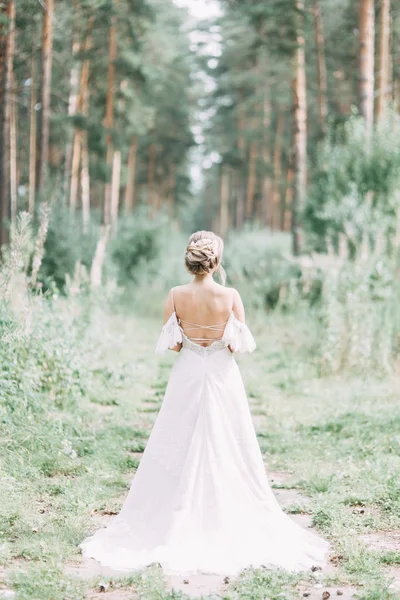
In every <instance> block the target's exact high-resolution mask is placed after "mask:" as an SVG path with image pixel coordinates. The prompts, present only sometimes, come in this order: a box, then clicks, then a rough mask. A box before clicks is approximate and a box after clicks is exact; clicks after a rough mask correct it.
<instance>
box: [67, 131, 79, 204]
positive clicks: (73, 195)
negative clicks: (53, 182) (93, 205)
mask: <svg viewBox="0 0 400 600" xmlns="http://www.w3.org/2000/svg"><path fill="white" fill-rule="evenodd" d="M81 138H82V131H81V130H78V131H76V132H75V136H74V145H73V150H72V165H71V187H70V194H69V207H70V210H71V212H75V210H76V207H77V204H78V192H79V167H80V164H81Z"/></svg>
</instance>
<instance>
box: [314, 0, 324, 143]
mask: <svg viewBox="0 0 400 600" xmlns="http://www.w3.org/2000/svg"><path fill="white" fill-rule="evenodd" d="M313 13H314V28H315V45H316V49H317V75H318V114H319V123H320V127H321V131H322V133H326V119H327V117H328V87H327V74H326V61H325V38H324V28H323V22H322V18H321V9H320V6H319V0H315V1H314V7H313Z"/></svg>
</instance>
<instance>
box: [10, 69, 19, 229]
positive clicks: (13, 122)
mask: <svg viewBox="0 0 400 600" xmlns="http://www.w3.org/2000/svg"><path fill="white" fill-rule="evenodd" d="M11 85H12V89H11V97H10V194H11V224H12V225H14V223H15V220H16V218H17V210H18V170H17V164H18V161H17V103H16V94H17V90H16V81H15V77H14V74H13V77H12V83H11Z"/></svg>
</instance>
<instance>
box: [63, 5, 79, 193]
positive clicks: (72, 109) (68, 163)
mask: <svg viewBox="0 0 400 600" xmlns="http://www.w3.org/2000/svg"><path fill="white" fill-rule="evenodd" d="M77 11H78V0H72V13H73V25H72V67H71V73H70V77H69V99H68V117H69V119H70V120H72V118H73V117H74V115H76V113H77V108H78V90H79V65H78V63H77V60H76V57H77V55H78V53H79V50H80V46H81V45H80V42H79V37H78V33H77V31H76V29H77V22H78V15H77ZM67 135H68V139H67V146H66V149H65V164H64V186H63V187H64V199H65V200H66V198H67V194H68V188H69V183H70V180H71V167H72V154H73V147H74V131H73V129H72V128H69V129H68V134H67Z"/></svg>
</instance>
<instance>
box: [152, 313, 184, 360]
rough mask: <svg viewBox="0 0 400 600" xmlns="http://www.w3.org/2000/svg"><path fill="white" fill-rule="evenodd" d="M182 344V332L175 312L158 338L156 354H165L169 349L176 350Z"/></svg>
mask: <svg viewBox="0 0 400 600" xmlns="http://www.w3.org/2000/svg"><path fill="white" fill-rule="evenodd" d="M181 343H182V332H181V329H180V327H179V324H178V319H177V318H176V314H175V313H174V312H173V313H172V315H171V316H170V318H169V319H168V321H167V322H166V323H165V325H164V327H163V328H162V329H161V333H160V337H159V338H158V343H157V348H156V354H164V352H166V351H167V350H168V349H169V348H174V347H175V346H176V345H177V344H181Z"/></svg>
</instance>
